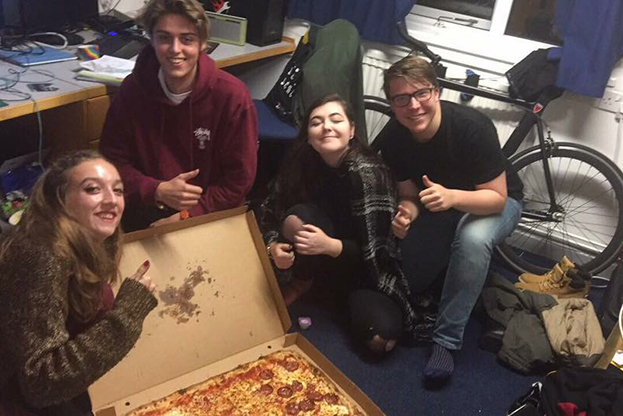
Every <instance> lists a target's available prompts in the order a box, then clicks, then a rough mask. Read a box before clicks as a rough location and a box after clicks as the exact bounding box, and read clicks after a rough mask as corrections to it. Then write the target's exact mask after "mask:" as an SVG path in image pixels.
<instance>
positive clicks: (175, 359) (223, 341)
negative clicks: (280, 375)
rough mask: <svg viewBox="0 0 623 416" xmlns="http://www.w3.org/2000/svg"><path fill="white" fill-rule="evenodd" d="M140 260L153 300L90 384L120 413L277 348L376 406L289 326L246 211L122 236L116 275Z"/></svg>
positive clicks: (98, 400)
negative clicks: (114, 361)
mask: <svg viewBox="0 0 623 416" xmlns="http://www.w3.org/2000/svg"><path fill="white" fill-rule="evenodd" d="M146 259H149V260H150V262H151V268H150V269H149V272H148V274H149V276H150V277H151V279H152V281H153V282H154V283H155V284H156V291H155V292H154V293H155V295H156V297H157V298H158V306H157V307H156V308H155V309H154V310H153V311H152V312H151V313H150V314H149V315H148V317H147V319H146V320H145V323H144V326H143V332H142V334H141V337H140V339H139V340H138V342H137V343H136V345H135V347H134V348H133V349H132V350H131V351H130V353H129V354H128V355H127V356H126V357H125V358H124V359H123V360H122V361H121V362H120V363H119V364H118V365H117V366H115V367H114V368H113V369H112V370H111V371H110V372H108V373H107V374H106V375H104V377H102V378H101V379H100V380H98V381H97V382H96V383H95V384H93V385H92V386H91V388H90V389H89V392H90V395H91V399H92V402H93V409H94V411H95V414H96V415H97V416H120V415H123V414H125V413H126V412H129V411H131V410H133V409H135V408H137V407H139V406H141V405H143V404H146V403H150V402H151V401H153V400H157V399H159V398H162V397H165V396H167V395H169V394H171V393H173V392H175V391H177V390H180V389H182V388H186V387H189V386H192V385H194V384H196V383H199V382H202V381H205V380H207V379H209V378H210V377H213V376H215V375H218V374H221V373H224V372H227V371H229V370H232V369H234V368H235V367H237V366H238V365H240V364H244V363H247V362H250V361H254V360H257V359H258V358H259V357H260V356H263V355H268V354H270V353H272V352H274V351H278V350H282V349H292V350H295V351H296V352H298V353H299V354H301V355H303V356H304V357H306V358H308V359H309V360H310V361H312V362H313V363H315V364H316V366H317V367H319V368H320V369H321V370H323V371H324V373H325V374H326V375H328V376H329V378H330V379H331V380H333V382H334V383H335V384H336V385H337V386H338V388H339V389H340V390H341V391H342V393H345V394H346V396H348V397H349V398H351V399H352V400H353V401H354V402H356V403H358V404H359V406H360V407H361V408H362V410H363V411H364V412H365V413H367V414H369V415H382V414H383V413H382V412H381V410H380V409H379V408H378V407H377V406H376V405H375V404H374V403H373V402H372V401H371V400H370V399H369V398H368V397H367V396H366V395H365V394H364V393H363V392H362V391H361V390H360V389H359V388H358V387H357V386H356V385H355V384H354V383H353V382H352V381H350V380H349V379H348V378H347V377H346V376H345V375H344V374H342V373H341V372H340V371H339V370H338V369H337V368H336V367H335V366H333V365H332V364H331V362H330V361H329V360H328V359H327V358H326V357H325V356H323V355H322V354H321V353H320V352H319V351H318V350H317V349H316V348H314V346H313V345H312V344H311V343H310V342H309V341H308V340H306V339H305V338H304V337H303V336H302V335H300V334H286V332H287V330H288V329H289V328H290V325H291V322H290V318H289V315H288V312H287V309H286V306H285V304H284V302H283V298H282V297H281V293H280V291H279V287H278V284H277V281H276V279H275V276H274V274H273V270H272V267H271V264H270V260H269V259H268V256H267V253H266V248H265V246H264V243H263V241H262V237H261V234H260V231H259V228H258V226H257V223H256V221H255V217H254V216H253V213H252V212H247V211H246V208H244V207H243V208H238V209H233V210H229V211H223V212H218V213H215V214H210V215H205V216H202V217H197V218H191V219H189V220H187V221H182V222H179V223H175V224H169V225H164V226H161V227H156V228H152V229H148V230H144V231H139V232H135V233H131V234H127V235H126V236H125V237H124V244H123V257H122V259H121V266H120V268H121V275H122V276H129V275H131V274H133V273H134V272H135V271H136V269H137V268H138V266H139V265H140V264H141V263H142V262H143V261H145V260H146Z"/></svg>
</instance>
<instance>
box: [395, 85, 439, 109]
mask: <svg viewBox="0 0 623 416" xmlns="http://www.w3.org/2000/svg"><path fill="white" fill-rule="evenodd" d="M434 90H435V87H430V88H422V89H421V90H417V91H415V92H414V93H411V94H400V95H396V96H393V97H392V98H391V102H392V104H393V105H395V106H396V107H406V106H408V105H409V103H410V102H411V98H415V101H417V102H418V103H424V102H426V101H428V100H430V98H431V97H432V96H433V91H434Z"/></svg>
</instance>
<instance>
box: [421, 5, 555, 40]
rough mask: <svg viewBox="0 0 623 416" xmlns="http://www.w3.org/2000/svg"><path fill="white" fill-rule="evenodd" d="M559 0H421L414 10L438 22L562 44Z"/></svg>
mask: <svg viewBox="0 0 623 416" xmlns="http://www.w3.org/2000/svg"><path fill="white" fill-rule="evenodd" d="M555 9H556V0H418V2H417V4H416V5H415V6H413V9H412V10H411V13H413V14H416V15H420V16H426V17H429V18H432V19H435V20H436V21H437V22H436V24H437V25H445V24H446V23H450V24H459V25H463V26H469V27H474V28H478V29H482V30H487V31H490V32H491V33H492V34H498V35H508V36H515V37H520V38H523V39H528V40H533V41H538V42H544V43H549V44H554V45H560V44H561V43H562V42H561V40H560V39H559V38H558V37H557V36H556V31H555V28H554V12H555Z"/></svg>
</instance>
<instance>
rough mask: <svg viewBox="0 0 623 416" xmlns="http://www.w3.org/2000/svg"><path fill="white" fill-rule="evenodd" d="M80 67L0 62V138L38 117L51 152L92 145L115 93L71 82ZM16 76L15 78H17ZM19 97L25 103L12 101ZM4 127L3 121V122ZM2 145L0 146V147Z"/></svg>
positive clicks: (290, 46)
mask: <svg viewBox="0 0 623 416" xmlns="http://www.w3.org/2000/svg"><path fill="white" fill-rule="evenodd" d="M292 51H294V41H293V40H292V39H289V38H284V39H283V41H282V42H279V43H276V44H273V45H268V46H264V47H257V46H254V45H249V44H247V45H245V46H236V45H228V44H224V43H223V44H220V45H219V46H218V47H217V48H216V49H215V50H214V51H213V53H212V54H211V55H210V56H211V57H212V58H213V59H214V60H215V61H216V65H217V67H219V68H225V67H229V66H233V65H239V64H242V63H246V62H251V61H257V60H259V59H264V58H269V57H272V56H278V55H282V54H286V53H290V52H292ZM79 68H80V66H79V65H78V60H74V61H65V62H58V63H54V64H47V65H38V66H33V67H30V68H22V67H19V66H17V65H13V64H9V63H7V62H3V61H0V100H3V101H7V102H8V103H9V105H8V106H6V107H2V108H0V121H4V123H1V124H0V137H3V136H5V135H6V136H9V135H13V136H15V135H16V134H15V131H19V130H20V129H23V127H24V125H26V124H28V123H33V122H34V123H36V122H37V121H36V119H35V118H34V114H35V113H37V112H38V111H39V112H40V114H41V118H42V122H43V124H44V132H45V141H46V143H48V144H50V143H52V144H53V149H52V150H53V153H56V152H58V151H63V150H69V149H83V148H87V147H89V146H92V147H95V146H97V141H98V140H99V137H100V134H101V131H102V127H103V124H104V119H105V117H106V112H107V111H108V107H109V105H110V101H111V98H112V95H114V93H115V91H116V88H115V87H109V86H106V85H104V84H100V83H97V82H91V81H79V80H76V79H75V78H74V76H75V72H76V71H77V70H78V69H79ZM16 72H19V75H17V74H16ZM14 81H19V82H18V83H16V84H15V85H14V86H13V87H12V88H13V89H14V90H16V91H18V94H13V93H11V92H8V91H4V90H3V89H2V87H3V86H6V85H7V83H9V84H10V83H13V82H14ZM31 83H51V84H53V85H54V86H55V87H57V88H58V90H57V91H50V92H45V91H31V90H30V89H29V88H28V86H27V84H31ZM20 97H22V98H23V97H29V98H28V99H22V100H19V101H8V100H17V99H19V98H20ZM7 120H8V121H9V122H6V121H7ZM2 145H4V144H2Z"/></svg>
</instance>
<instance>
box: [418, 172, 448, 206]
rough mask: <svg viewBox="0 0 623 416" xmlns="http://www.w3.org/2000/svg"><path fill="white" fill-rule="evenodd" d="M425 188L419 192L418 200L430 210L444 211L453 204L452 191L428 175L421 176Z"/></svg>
mask: <svg viewBox="0 0 623 416" xmlns="http://www.w3.org/2000/svg"><path fill="white" fill-rule="evenodd" d="M422 182H423V183H424V186H425V187H426V189H424V190H423V191H421V192H420V193H419V197H420V202H421V203H422V205H424V207H425V208H426V209H427V210H429V211H431V212H441V211H446V210H448V209H450V208H452V207H453V206H454V193H453V191H452V189H447V188H446V187H444V186H443V185H440V184H438V183H435V182H433V181H431V180H430V179H429V178H428V176H426V175H424V176H422Z"/></svg>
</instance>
